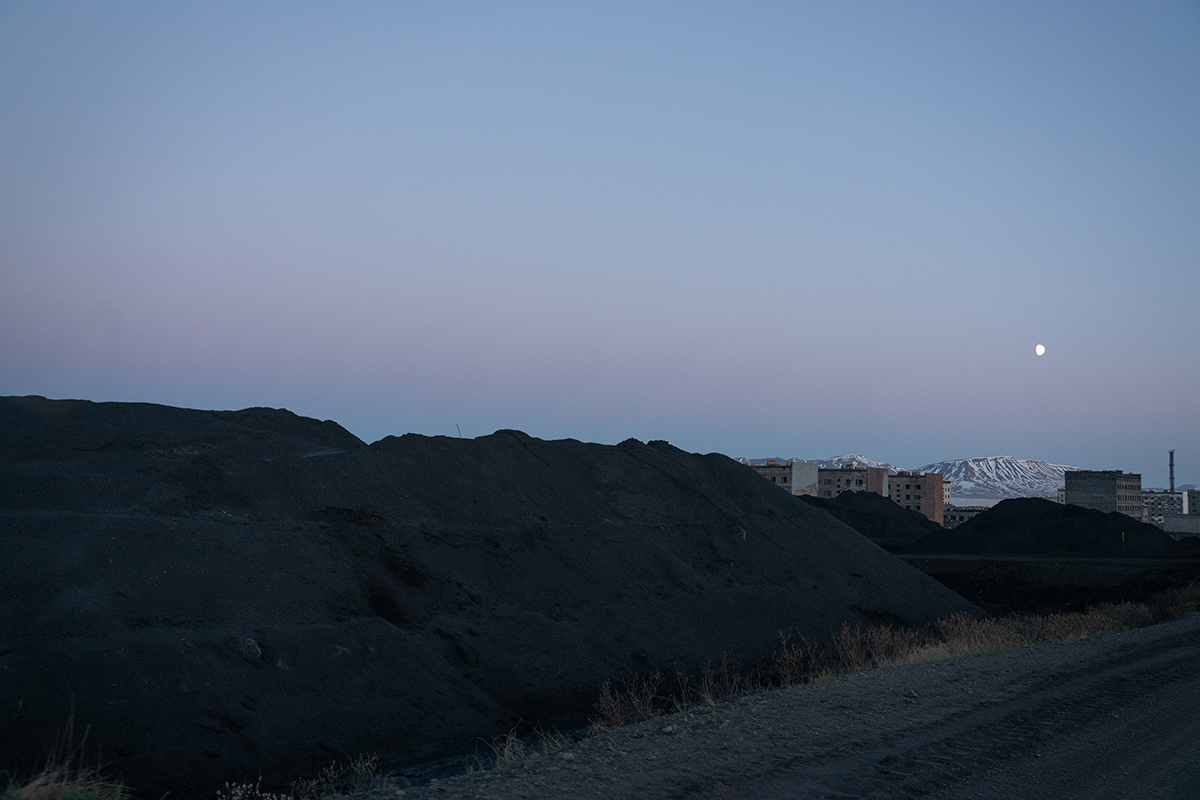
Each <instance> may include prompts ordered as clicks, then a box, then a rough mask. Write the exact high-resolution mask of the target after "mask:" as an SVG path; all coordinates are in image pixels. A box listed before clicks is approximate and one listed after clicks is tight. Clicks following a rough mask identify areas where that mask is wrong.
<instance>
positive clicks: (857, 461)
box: [738, 453, 900, 475]
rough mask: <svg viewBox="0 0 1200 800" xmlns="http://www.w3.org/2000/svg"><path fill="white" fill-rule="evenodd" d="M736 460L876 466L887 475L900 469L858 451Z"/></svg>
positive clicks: (832, 466)
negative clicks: (826, 455)
mask: <svg viewBox="0 0 1200 800" xmlns="http://www.w3.org/2000/svg"><path fill="white" fill-rule="evenodd" d="M738 461H740V462H742V463H743V464H751V465H753V466H756V467H762V466H766V465H767V463H768V462H771V461H774V462H775V463H776V464H790V463H792V462H793V461H800V462H804V463H808V464H816V465H817V466H818V467H820V468H821V469H840V468H841V467H844V466H847V465H849V466H853V467H876V468H880V469H886V470H887V471H888V474H889V475H895V474H896V473H897V472H899V471H900V467H897V466H895V465H894V464H888V463H886V462H883V461H872V460H871V459H869V458H867V457H866V456H864V455H859V454H858V453H847V454H846V455H844V456H831V457H830V458H820V459H808V458H739V459H738Z"/></svg>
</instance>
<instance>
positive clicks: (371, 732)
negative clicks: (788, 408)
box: [0, 397, 976, 798]
mask: <svg viewBox="0 0 1200 800" xmlns="http://www.w3.org/2000/svg"><path fill="white" fill-rule="evenodd" d="M0 550H2V552H3V554H4V557H3V558H0V676H3V678H2V679H0V719H2V720H3V724H0V762H2V763H0V770H10V771H12V772H13V773H14V774H23V773H26V772H28V771H29V770H31V769H35V768H37V767H38V766H40V765H41V763H42V761H43V758H44V756H45V753H46V752H47V750H48V749H49V748H50V747H51V746H52V745H53V743H54V740H55V737H56V735H57V734H58V733H59V731H61V729H62V725H63V723H64V722H65V721H66V720H67V718H68V716H69V715H70V714H71V712H72V709H73V710H74V717H75V720H76V725H77V729H82V728H83V727H84V726H90V733H89V739H88V741H89V742H90V743H91V745H92V746H93V747H95V746H100V747H102V748H103V756H104V760H105V762H106V763H107V764H108V766H109V767H110V768H111V769H112V771H113V772H114V773H115V774H119V775H120V776H122V777H123V778H124V779H125V780H126V781H128V782H129V783H130V784H132V786H133V787H134V789H135V790H136V791H137V792H138V793H139V795H141V796H145V797H161V796H162V795H163V794H164V793H165V792H170V793H171V796H172V797H176V798H180V797H193V796H210V793H211V792H212V790H214V789H215V788H217V787H219V786H221V785H222V784H223V783H224V782H225V781H229V780H253V779H254V778H256V777H258V776H259V775H262V776H263V778H264V785H266V786H271V785H272V784H275V785H279V784H285V783H286V782H287V781H289V780H292V779H294V778H296V777H299V776H303V775H305V774H311V773H313V772H315V771H316V770H317V769H319V768H320V767H321V766H323V765H324V764H327V763H328V762H329V761H330V759H331V758H333V757H335V756H348V755H354V754H357V753H361V752H375V753H378V754H379V755H380V756H381V757H382V758H383V759H384V761H385V763H386V764H387V765H389V766H397V765H402V764H410V763H414V762H419V761H425V760H429V759H433V758H437V757H440V756H445V755H451V754H454V753H460V752H463V751H464V750H470V749H472V748H473V747H474V746H476V744H477V743H478V742H479V740H480V739H482V738H487V737H491V736H494V735H497V734H499V733H502V732H504V731H507V730H508V729H510V728H511V727H512V726H513V725H516V724H517V723H518V722H519V721H523V723H524V724H526V725H532V724H537V723H540V724H545V725H551V726H561V727H569V726H572V725H578V724H581V723H583V722H585V721H586V719H587V716H588V715H589V714H590V713H591V706H592V702H593V701H594V699H595V697H596V691H597V687H598V686H599V684H600V682H601V681H603V680H604V679H606V678H611V677H620V676H623V675H626V674H629V673H631V672H635V671H645V670H656V669H658V670H663V671H665V672H667V673H668V674H673V671H674V669H675V668H676V667H678V668H679V669H682V670H685V671H687V670H694V669H697V668H698V667H699V666H700V665H702V664H703V663H704V662H706V661H707V660H709V659H720V658H721V657H722V655H724V654H727V653H729V654H734V655H735V656H736V657H737V658H739V659H744V660H747V661H753V660H754V659H755V658H757V657H761V656H763V655H765V654H766V653H768V652H770V651H771V650H773V649H774V647H775V645H776V643H777V641H778V635H779V632H780V631H794V632H798V633H801V634H803V635H805V636H808V637H810V638H822V637H825V636H828V635H830V634H831V633H832V632H833V631H836V630H837V629H838V628H839V627H840V626H841V625H842V624H844V623H848V624H851V625H855V624H861V623H868V622H874V621H881V620H894V621H904V622H909V623H914V624H919V623H924V622H929V621H931V620H934V619H936V618H938V617H941V616H945V615H947V614H950V613H954V612H957V611H966V612H969V613H975V612H976V609H974V607H973V606H971V605H970V604H969V603H967V602H966V601H964V600H962V598H960V597H958V596H957V595H955V594H953V593H952V592H950V591H949V590H946V589H945V588H944V587H942V586H941V585H940V584H938V583H936V582H935V581H933V580H932V579H930V578H928V577H926V576H925V575H923V574H921V573H919V572H918V571H916V570H915V569H912V568H910V567H908V566H907V565H905V564H904V563H903V562H901V561H900V560H898V559H896V558H894V557H892V556H890V555H888V554H887V553H885V552H884V551H883V550H881V549H880V548H878V547H877V546H876V545H874V544H872V543H871V542H870V541H868V540H867V539H865V538H864V537H862V536H861V535H859V534H858V533H856V532H855V531H853V530H852V529H851V528H849V527H847V526H846V525H844V524H843V523H841V522H839V521H838V520H836V519H834V518H833V517H832V516H830V515H829V514H827V513H825V512H824V511H822V510H820V509H817V508H813V507H810V506H808V505H806V504H804V503H802V502H800V501H798V500H797V499H796V498H794V497H791V496H789V495H787V494H786V493H783V492H780V491H779V490H778V488H777V487H775V486H772V485H771V484H770V483H769V482H767V481H764V480H763V479H762V478H760V477H759V476H758V475H756V474H754V473H753V471H751V470H747V469H746V468H745V467H743V466H741V465H739V464H738V463H736V462H734V461H732V460H730V459H728V458H726V457H724V456H720V455H707V456H701V455H695V454H689V453H684V452H682V451H680V450H678V449H676V448H674V447H672V446H670V445H669V444H667V443H665V442H651V443H649V444H644V443H642V442H638V441H634V440H629V441H626V442H623V443H621V444H620V445H616V446H604V445H592V444H583V443H581V442H577V441H573V440H563V441H554V442H547V441H541V440H538V439H533V438H531V437H529V436H526V435H525V434H522V433H519V432H517V431H500V432H497V433H495V434H493V435H491V436H485V437H481V438H479V439H474V440H464V439H452V438H445V437H432V438H430V437H423V436H415V435H406V436H402V437H398V438H397V437H388V438H386V439H383V440H381V441H379V442H376V443H374V444H371V445H369V446H368V445H365V444H363V443H362V442H360V441H359V440H358V439H356V438H355V437H353V436H352V435H350V434H349V433H347V432H346V431H345V430H343V429H342V428H340V427H339V426H338V425H336V424H335V423H332V422H318V421H316V420H311V419H305V418H301V417H297V416H296V415H294V414H291V413H289V412H286V411H280V410H272V409H247V410H245V411H238V412H210V411H190V410H184V409H175V408H166V407H162V406H153V405H145V404H116V403H88V402H83V401H49V400H45V399H43V398H37V397H26V398H0Z"/></svg>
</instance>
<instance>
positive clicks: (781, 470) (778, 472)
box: [750, 459, 818, 497]
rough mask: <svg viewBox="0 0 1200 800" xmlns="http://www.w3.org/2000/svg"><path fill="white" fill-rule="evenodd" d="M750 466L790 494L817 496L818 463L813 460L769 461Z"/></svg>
mask: <svg viewBox="0 0 1200 800" xmlns="http://www.w3.org/2000/svg"><path fill="white" fill-rule="evenodd" d="M750 468H751V469H753V470H754V471H755V472H757V473H758V474H759V475H762V476H763V477H764V478H766V479H767V480H769V481H770V482H771V483H773V484H775V485H776V486H778V487H779V488H781V489H783V490H784V491H786V492H788V493H790V494H807V495H811V496H813V497H816V496H817V471H818V470H817V465H816V463H815V462H813V461H800V460H798V459H797V460H794V461H775V460H771V461H768V462H767V463H766V464H751V465H750Z"/></svg>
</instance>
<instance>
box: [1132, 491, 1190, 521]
mask: <svg viewBox="0 0 1200 800" xmlns="http://www.w3.org/2000/svg"><path fill="white" fill-rule="evenodd" d="M1188 500H1189V498H1188V493H1187V492H1151V491H1145V490H1143V491H1142V507H1143V508H1145V510H1146V521H1147V522H1149V523H1150V524H1151V525H1156V526H1158V527H1159V528H1161V527H1162V526H1163V518H1164V517H1182V516H1186V515H1187V513H1188V505H1189V504H1188Z"/></svg>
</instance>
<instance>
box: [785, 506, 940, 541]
mask: <svg viewBox="0 0 1200 800" xmlns="http://www.w3.org/2000/svg"><path fill="white" fill-rule="evenodd" d="M800 499H801V500H803V501H804V502H806V503H808V504H809V505H811V506H815V507H817V508H820V509H822V510H824V511H828V512H829V513H830V514H832V515H833V516H835V517H837V518H838V519H840V520H841V521H842V522H844V523H846V524H847V525H849V526H850V527H851V528H854V530H856V531H858V532H859V533H861V534H862V535H863V536H866V537H867V538H868V539H870V540H871V541H873V542H875V543H876V544H878V545H879V546H881V547H886V548H888V549H895V548H897V547H902V546H904V545H908V544H912V543H913V542H915V541H917V540H918V539H921V538H923V537H925V536H928V535H929V534H931V533H934V532H936V531H941V530H942V526H941V525H938V524H937V523H936V522H933V521H932V520H929V519H926V518H925V516H924V515H923V514H918V513H917V512H916V511H910V510H909V509H907V508H903V507H901V506H900V505H899V504H897V503H895V502H893V501H892V500H889V499H888V498H886V497H884V496H883V495H879V494H875V493H874V492H842V493H841V494H839V495H838V496H837V497H834V498H833V499H828V498H823V497H808V496H805V495H801V496H800Z"/></svg>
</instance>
